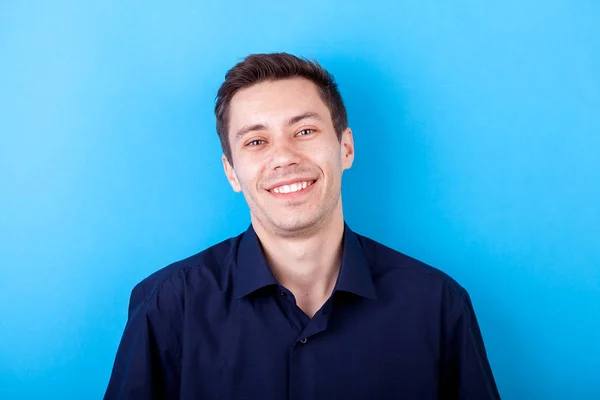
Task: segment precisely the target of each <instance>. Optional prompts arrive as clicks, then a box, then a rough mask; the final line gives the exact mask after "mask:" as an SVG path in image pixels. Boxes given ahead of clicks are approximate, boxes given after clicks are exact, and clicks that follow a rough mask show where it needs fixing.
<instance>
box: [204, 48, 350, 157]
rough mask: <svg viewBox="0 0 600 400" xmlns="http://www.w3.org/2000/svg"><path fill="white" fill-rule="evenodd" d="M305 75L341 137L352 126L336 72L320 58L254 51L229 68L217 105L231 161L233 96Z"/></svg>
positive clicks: (220, 129)
mask: <svg viewBox="0 0 600 400" xmlns="http://www.w3.org/2000/svg"><path fill="white" fill-rule="evenodd" d="M294 77H302V78H305V79H308V80H310V81H312V82H313V83H314V84H315V85H316V86H317V89H318V92H319V95H320V96H321V99H322V100H323V102H324V103H325V104H326V105H327V107H328V108H329V112H330V114H331V120H332V122H333V127H334V129H335V131H336V133H337V137H338V140H340V138H341V136H342V132H343V131H344V130H345V129H346V128H347V127H348V116H347V114H346V107H345V106H344V102H343V100H342V96H341V94H340V92H339V90H338V88H337V84H336V82H335V79H334V77H333V75H332V74H330V73H329V72H328V71H327V70H326V69H325V68H323V67H322V66H321V65H320V64H319V63H318V62H317V61H316V60H308V59H306V58H300V57H296V56H294V55H292V54H288V53H269V54H251V55H249V56H247V57H246V58H244V60H242V61H241V62H239V63H237V64H236V65H235V66H234V67H233V68H231V69H230V70H229V71H227V74H226V75H225V82H223V84H222V85H221V87H220V88H219V91H218V92H217V97H216V104H215V116H216V118H217V134H218V135H219V139H220V141H221V148H222V149H223V153H224V154H225V157H227V160H228V161H229V162H230V163H231V162H232V160H231V146H230V143H229V133H228V130H229V108H230V104H231V99H233V96H235V94H236V93H237V92H238V91H239V90H240V89H244V88H247V87H250V86H252V85H255V84H258V83H261V82H264V81H276V80H282V79H287V78H294Z"/></svg>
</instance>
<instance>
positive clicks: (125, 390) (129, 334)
mask: <svg viewBox="0 0 600 400" xmlns="http://www.w3.org/2000/svg"><path fill="white" fill-rule="evenodd" d="M160 297H161V296H159V295H158V294H156V293H153V294H151V296H150V297H148V296H147V295H146V293H145V290H144V287H143V285H142V284H138V285H137V286H136V287H135V288H134V289H133V291H132V292H131V298H130V302H129V315H128V319H127V324H126V326H125V331H124V332H123V336H122V338H121V342H120V344H119V347H118V350H117V355H116V357H115V362H114V365H113V369H112V373H111V376H110V380H109V383H108V387H107V389H106V393H105V395H104V399H105V400H113V399H140V400H142V399H167V398H168V399H174V398H178V397H179V382H180V371H181V366H180V358H179V357H178V355H177V354H176V352H175V351H174V350H173V347H172V346H170V345H169V343H168V342H167V340H166V338H167V335H166V333H167V331H168V328H166V327H167V326H168V324H167V323H166V322H165V320H164V318H165V316H166V315H168V314H167V312H168V310H167V309H166V308H167V307H165V304H161V303H164V299H162V300H161V299H160ZM163 297H165V296H163ZM159 300H161V301H160V302H159ZM171 340H173V339H171Z"/></svg>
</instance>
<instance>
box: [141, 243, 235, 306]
mask: <svg viewBox="0 0 600 400" xmlns="http://www.w3.org/2000/svg"><path fill="white" fill-rule="evenodd" d="M241 236H242V234H240V235H238V236H235V237H231V238H229V239H226V240H223V241H222V242H220V243H217V244H215V245H213V246H210V247H208V248H206V249H204V250H202V251H200V252H198V253H196V254H194V255H192V256H189V257H187V258H185V259H182V260H179V261H176V262H173V263H171V264H169V265H167V266H165V267H163V268H161V269H159V270H157V271H155V272H153V273H152V274H150V275H148V276H147V277H146V278H144V279H143V280H141V281H140V282H139V283H137V284H136V285H135V286H134V288H133V290H132V292H131V304H130V312H131V311H132V310H131V308H133V307H135V306H136V305H141V304H142V303H147V302H148V301H149V300H150V299H152V298H153V297H156V296H157V295H158V294H160V295H161V296H162V297H165V298H179V297H181V296H182V295H183V293H184V292H185V291H186V289H187V288H189V287H190V286H202V285H206V284H209V285H212V286H216V287H219V286H223V285H225V284H226V283H227V280H228V277H227V275H228V273H229V272H230V271H229V270H230V265H231V264H232V262H234V261H235V260H234V258H235V255H236V254H237V246H238V244H239V239H240V238H241Z"/></svg>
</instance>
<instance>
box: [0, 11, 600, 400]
mask: <svg viewBox="0 0 600 400" xmlns="http://www.w3.org/2000/svg"><path fill="white" fill-rule="evenodd" d="M124 3H127V5H124ZM286 3H287V2H282V1H279V0H268V1H266V0H263V1H252V2H241V1H240V2H217V1H210V2H209V1H206V2H201V1H195V2H194V1H172V2H152V1H150V2H149V1H144V2H142V1H137V2H122V1H101V2H100V1H96V2H89V1H72V2H65V1H52V2H50V1H47V2H35V1H28V2H25V1H6V0H5V1H3V2H2V3H1V5H0V272H1V277H0V398H2V399H30V398H32V399H33V398H37V399H94V398H99V397H101V396H102V394H103V392H104V389H105V385H106V383H107V380H108V376H109V373H110V370H111V367H112V362H113V357H114V353H115V351H116V346H117V344H118V341H119V339H120V335H121V333H122V329H123V327H124V323H125V320H126V310H127V301H128V296H129V293H130V290H131V288H132V287H133V285H134V284H135V283H136V282H138V281H139V280H141V279H142V278H144V277H145V276H147V275H148V274H150V273H151V272H153V271H155V270H157V269H159V268H161V267H162V266H164V265H166V264H168V263H170V262H172V261H175V260H178V259H180V258H183V257H186V256H188V255H191V254H193V253H195V252H197V251H199V250H201V249H203V248H205V247H206V246H208V245H210V244H213V243H215V242H217V241H220V240H222V239H224V238H226V237H229V236H232V235H235V234H237V233H238V232H240V231H241V230H242V229H245V228H246V226H247V224H248V222H249V218H248V216H247V211H246V206H245V203H244V201H243V198H242V197H241V195H234V194H233V193H232V192H231V190H230V189H229V186H228V184H227V182H226V180H225V179H224V176H223V174H222V168H221V164H220V159H219V157H220V148H219V142H218V139H217V136H216V133H215V129H214V117H213V114H212V107H213V100H214V95H215V93H216V90H217V88H218V86H219V85H220V83H221V81H222V79H223V75H224V73H225V72H226V70H227V69H228V68H229V67H231V66H232V65H233V64H234V63H235V62H237V61H238V60H239V59H240V58H241V57H243V56H245V55H247V54H248V53H251V52H269V51H288V52H293V53H296V54H300V55H306V56H310V57H316V58H318V59H319V60H320V61H321V62H322V64H324V66H325V67H327V68H328V69H330V70H331V71H332V72H333V73H334V74H335V76H336V77H337V79H338V81H339V84H340V88H341V91H342V94H343V96H344V98H345V100H346V102H347V106H348V112H349V116H350V123H351V127H352V128H353V130H354V133H355V140H356V146H357V160H356V163H355V165H354V167H353V169H352V170H351V171H349V172H348V173H347V175H346V176H345V182H344V185H345V188H344V204H345V210H346V217H347V221H348V222H349V224H350V226H351V227H352V228H354V229H355V230H356V231H358V232H360V233H363V234H366V235H368V236H371V237H373V238H375V239H377V240H380V241H381V242H383V243H385V244H388V245H391V246H393V247H395V248H396V249H398V250H400V251H403V252H405V253H407V254H409V255H411V256H413V257H416V258H419V259H421V260H423V261H425V262H427V263H430V264H432V265H434V266H436V267H438V268H440V269H442V270H444V271H445V272H447V273H449V274H450V275H452V276H453V277H454V278H455V279H457V280H458V281H459V282H460V283H461V284H462V285H463V286H465V287H466V288H467V290H469V292H470V293H471V295H472V298H473V301H474V304H475V309H476V311H477V313H478V317H479V320H480V323H481V328H482V331H483V334H484V338H485V340H486V344H487V348H488V353H489V359H490V362H491V364H492V368H493V370H494V372H495V375H496V379H497V383H498V386H499V389H500V391H501V393H502V395H503V398H505V399H592V398H595V399H598V398H600V339H599V337H600V333H599V331H600V250H599V247H600V212H599V208H600V120H599V117H600V25H599V21H600V3H598V2H597V1H593V0H588V1H573V0H571V1H569V0H564V1H548V0H546V1H542V0H535V1H516V0H508V1H502V2H499V1H475V0H472V1H464V0H463V1H434V0H421V1H385V2H384V1H382V2H366V1H362V2H359V1H341V0H340V1H333V2H327V1H324V2H322V1H319V0H308V1H305V2H296V3H289V4H286Z"/></svg>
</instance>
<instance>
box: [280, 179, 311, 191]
mask: <svg viewBox="0 0 600 400" xmlns="http://www.w3.org/2000/svg"><path fill="white" fill-rule="evenodd" d="M310 185H312V181H311V182H307V181H303V182H297V183H292V184H291V185H282V186H279V187H276V188H273V192H274V193H294V192H297V191H299V190H302V189H306V188H307V187H308V186H310Z"/></svg>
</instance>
